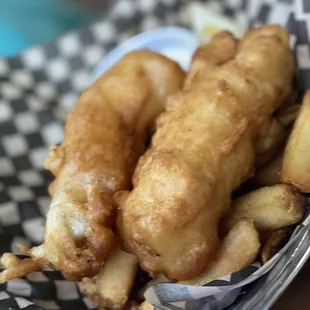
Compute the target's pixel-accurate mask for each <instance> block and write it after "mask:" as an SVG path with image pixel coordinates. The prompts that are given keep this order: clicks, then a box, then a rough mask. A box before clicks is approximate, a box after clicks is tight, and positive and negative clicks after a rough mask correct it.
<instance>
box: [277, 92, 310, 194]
mask: <svg viewBox="0 0 310 310" xmlns="http://www.w3.org/2000/svg"><path fill="white" fill-rule="evenodd" d="M309 158H310V90H308V91H307V93H306V95H305V97H304V100H303V104H302V106H301V110H300V113H299V115H298V117H297V119H296V122H295V124H294V127H293V130H292V132H291V134H290V137H289V140H288V143H287V146H286V148H285V151H284V158H283V165H282V171H281V177H280V180H281V182H283V183H286V184H291V185H292V186H294V187H295V188H297V189H298V190H299V191H300V192H302V193H310V160H309Z"/></svg>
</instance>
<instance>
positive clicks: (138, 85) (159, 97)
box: [4, 50, 184, 281]
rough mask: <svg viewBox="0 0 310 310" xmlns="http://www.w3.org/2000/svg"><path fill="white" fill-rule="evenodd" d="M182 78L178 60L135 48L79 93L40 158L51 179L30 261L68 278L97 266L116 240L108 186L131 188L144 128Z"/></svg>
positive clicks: (86, 273) (111, 190)
mask: <svg viewBox="0 0 310 310" xmlns="http://www.w3.org/2000/svg"><path fill="white" fill-rule="evenodd" d="M183 80H184V72H183V71H182V70H181V68H180V67H179V66H178V65H177V64H176V63H175V62H173V61H171V60H169V59H168V58H166V57H164V56H161V55H159V54H156V53H153V52H150V51H146V50H144V51H136V52H132V53H130V54H128V55H127V56H125V57H124V58H123V59H122V60H120V61H119V62H118V63H117V64H116V65H115V66H114V67H112V68H111V69H110V70H109V71H107V72H106V73H105V74H103V75H102V76H101V77H100V78H99V80H97V81H96V82H95V83H94V84H93V85H92V86H90V88H89V89H88V90H86V91H85V92H84V93H83V94H82V96H81V98H80V100H79V101H78V103H77V104H76V106H75V107H74V109H73V111H72V112H71V113H70V115H69V116H68V119H67V122H66V126H65V133H64V141H63V143H62V144H61V145H60V146H53V147H52V148H51V152H50V155H49V157H48V158H47V160H46V162H45V167H46V168H47V169H48V170H50V171H51V172H52V173H53V174H54V175H55V176H56V179H55V181H54V182H53V184H52V185H51V187H50V193H51V195H52V197H53V199H52V203H51V207H50V210H49V212H48V215H47V221H46V229H45V236H44V243H43V244H42V245H40V246H38V247H34V248H32V249H30V250H26V252H27V253H28V254H29V255H30V256H31V257H32V258H33V259H34V260H35V261H40V262H42V261H43V262H44V263H46V264H48V265H50V266H52V267H53V268H54V269H57V270H60V271H61V272H62V273H63V274H64V276H65V277H66V278H67V279H71V280H80V279H82V278H83V277H85V276H87V277H92V276H94V275H96V274H97V273H98V272H99V270H100V267H101V266H102V264H103V262H104V260H105V258H106V256H107V254H108V253H109V252H110V251H111V249H112V247H113V246H114V243H115V240H114V234H113V232H112V228H113V225H114V222H115V211H114V209H113V203H112V201H113V194H114V193H115V192H116V191H118V190H122V189H129V188H130V186H131V182H130V178H131V175H132V172H133V169H134V166H135V163H136V161H137V159H138V156H140V155H141V153H142V152H143V151H144V148H145V141H146V138H147V134H148V131H149V130H150V128H151V127H152V124H153V121H154V119H155V118H156V117H157V116H158V114H159V113H160V112H161V111H162V110H163V105H164V100H165V98H166V97H167V95H169V94H171V93H172V92H174V91H176V90H177V89H179V88H180V87H181V86H182V84H183ZM8 279H9V277H7V278H6V280H8ZM4 281H5V279H4Z"/></svg>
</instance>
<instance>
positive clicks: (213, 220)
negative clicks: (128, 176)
mask: <svg viewBox="0 0 310 310" xmlns="http://www.w3.org/2000/svg"><path fill="white" fill-rule="evenodd" d="M223 37H224V39H223ZM223 40H224V42H226V43H225V44H224V43H223ZM227 42H228V43H227ZM210 44H212V45H213V48H217V49H218V50H220V49H221V48H222V49H224V48H223V47H225V46H231V50H232V51H233V53H231V52H230V53H229V52H228V51H227V55H229V56H231V54H233V55H234V59H232V60H230V59H231V57H227V58H226V59H224V60H221V61H218V58H217V57H219V58H220V57H222V54H220V53H218V54H217V53H214V52H213V53H212V57H208V56H209V55H210V54H209V53H208V49H209V45H207V46H205V47H202V48H201V49H200V55H202V56H201V57H199V59H198V62H197V63H196V61H197V59H195V57H194V59H193V63H192V67H191V71H190V73H189V75H188V77H187V79H186V81H185V87H184V88H183V90H182V91H180V92H178V93H177V94H176V95H174V96H172V97H170V98H169V102H168V108H167V112H166V113H165V114H164V116H163V117H161V120H160V122H159V128H158V130H157V132H156V134H155V135H154V137H153V140H152V147H151V148H150V149H149V150H148V151H147V153H146V154H145V155H144V156H142V157H141V158H140V160H139V163H138V166H137V168H136V171H135V174H134V178H133V185H134V189H133V190H132V191H131V193H128V192H122V193H119V194H118V195H117V198H118V202H119V204H120V207H121V213H120V217H119V221H118V227H119V230H120V233H121V235H122V238H123V240H124V242H125V245H126V247H127V249H128V250H129V251H131V252H132V253H134V254H135V255H136V256H137V257H138V260H139V263H140V265H141V266H142V268H143V269H144V270H146V271H148V272H149V273H150V274H151V275H152V276H156V275H157V274H160V273H163V274H165V275H166V276H168V277H169V278H170V279H172V280H173V279H178V280H186V279H190V278H193V277H195V276H197V275H199V274H200V273H201V272H202V271H203V270H205V268H206V266H207V264H208V262H210V261H211V260H212V258H213V257H215V255H216V253H217V250H218V247H219V239H218V234H217V230H218V221H219V218H220V217H221V215H222V214H223V212H224V210H225V209H226V208H227V207H229V205H230V200H231V198H230V196H231V193H232V191H233V190H234V189H236V188H237V187H238V186H239V185H240V184H241V183H242V182H243V181H245V180H246V179H247V178H248V177H249V176H250V175H251V173H252V171H253V167H254V146H253V144H254V142H253V141H254V138H255V137H256V136H257V133H258V130H259V128H260V126H261V124H262V122H263V121H264V120H266V119H268V118H270V116H271V115H272V113H273V112H274V110H275V109H276V108H277V107H278V106H279V105H280V104H281V103H282V102H283V99H284V98H285V97H286V96H287V95H288V94H289V93H290V91H291V81H292V75H293V57H292V53H291V51H290V49H289V34H288V33H287V31H286V30H284V29H283V28H281V27H280V26H277V25H267V26H262V27H259V28H256V29H252V30H250V31H249V32H248V33H247V34H246V36H245V38H244V39H243V40H242V41H241V42H240V43H238V42H236V40H235V39H234V38H233V37H232V35H230V34H229V33H222V34H220V35H216V36H215V37H214V38H213V39H212V41H211V43H210ZM204 49H205V53H203V52H202V51H203V50H204Z"/></svg>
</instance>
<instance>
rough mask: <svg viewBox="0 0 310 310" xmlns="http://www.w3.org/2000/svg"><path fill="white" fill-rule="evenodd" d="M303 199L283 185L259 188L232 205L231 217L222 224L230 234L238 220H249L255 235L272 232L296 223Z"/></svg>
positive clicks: (300, 215)
mask: <svg viewBox="0 0 310 310" xmlns="http://www.w3.org/2000/svg"><path fill="white" fill-rule="evenodd" d="M304 204H305V198H304V197H303V196H302V195H301V194H299V193H298V192H297V191H295V190H294V189H293V188H291V187H290V186H289V185H286V184H277V185H274V186H269V187H262V188H260V189H258V190H255V191H253V192H250V193H248V194H246V195H243V196H241V197H239V198H237V199H236V200H234V201H233V205H232V208H231V210H230V214H228V216H227V217H226V218H225V219H224V220H223V222H224V231H229V230H230V229H231V228H232V227H233V226H234V225H235V224H236V223H237V222H238V221H239V220H240V219H242V218H249V219H252V220H253V221H254V223H255V226H256V228H257V230H258V231H265V230H275V229H278V228H282V227H285V226H289V225H293V224H295V223H297V222H299V221H300V220H301V218H302V215H303V213H304Z"/></svg>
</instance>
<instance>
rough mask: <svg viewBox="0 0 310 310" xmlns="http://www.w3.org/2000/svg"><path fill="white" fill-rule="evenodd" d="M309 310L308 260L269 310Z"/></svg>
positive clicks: (309, 265)
mask: <svg viewBox="0 0 310 310" xmlns="http://www.w3.org/2000/svg"><path fill="white" fill-rule="evenodd" d="M296 309H297V310H304V309H305V310H307V309H310V260H308V261H307V263H306V264H305V266H304V267H303V268H302V270H301V271H300V272H299V274H298V275H297V277H296V279H295V280H294V281H293V282H292V283H291V284H290V286H289V287H288V289H287V290H286V291H285V293H284V294H283V295H282V296H281V297H280V299H279V300H278V301H277V302H276V303H275V305H274V306H273V307H272V308H271V310H296Z"/></svg>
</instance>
